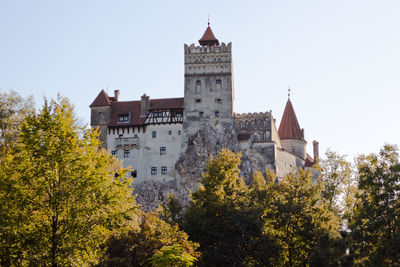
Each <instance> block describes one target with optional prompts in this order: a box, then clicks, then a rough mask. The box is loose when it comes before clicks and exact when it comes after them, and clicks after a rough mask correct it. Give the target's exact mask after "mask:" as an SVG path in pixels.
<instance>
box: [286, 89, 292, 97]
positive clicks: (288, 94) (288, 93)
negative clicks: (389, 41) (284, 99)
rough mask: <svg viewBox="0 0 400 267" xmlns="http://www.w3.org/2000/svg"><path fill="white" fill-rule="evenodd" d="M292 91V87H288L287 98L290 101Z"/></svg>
mask: <svg viewBox="0 0 400 267" xmlns="http://www.w3.org/2000/svg"><path fill="white" fill-rule="evenodd" d="M291 91H292V89H290V86H288V90H287V96H288V98H289V99H290V92H291Z"/></svg>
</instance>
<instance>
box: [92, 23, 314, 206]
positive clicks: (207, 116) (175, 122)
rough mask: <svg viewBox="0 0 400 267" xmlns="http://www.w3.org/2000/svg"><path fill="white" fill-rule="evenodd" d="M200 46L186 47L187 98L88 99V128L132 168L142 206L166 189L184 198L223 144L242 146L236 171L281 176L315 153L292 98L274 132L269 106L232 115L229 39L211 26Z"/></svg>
mask: <svg viewBox="0 0 400 267" xmlns="http://www.w3.org/2000/svg"><path fill="white" fill-rule="evenodd" d="M199 44H200V45H199V46H196V45H194V44H191V45H190V46H188V45H186V44H185V45H184V53H185V63H184V64H185V81H184V97H183V98H182V97H179V98H165V99H151V98H150V97H149V96H147V95H146V94H144V95H143V96H142V97H141V99H140V100H134V101H120V99H119V91H118V90H115V91H114V96H109V95H108V94H107V93H106V92H105V91H104V90H102V91H101V92H100V93H99V94H98V96H97V97H96V98H95V100H94V101H93V103H92V104H91V105H90V108H91V126H92V127H93V128H98V129H99V131H100V139H101V141H102V143H103V147H104V148H105V149H107V150H108V151H109V152H110V153H111V154H113V155H115V156H116V157H117V158H118V159H121V160H122V161H123V164H124V167H128V166H130V167H131V168H132V169H133V170H132V172H131V176H132V177H133V178H134V180H135V190H136V191H137V193H138V201H139V202H142V203H144V204H145V205H146V204H147V206H152V204H150V203H153V202H154V203H158V202H160V201H163V200H165V197H166V195H167V194H168V193H169V192H171V191H173V192H175V194H178V196H179V195H182V196H184V195H185V196H186V195H187V193H188V192H189V191H190V190H193V189H194V188H195V187H196V186H197V183H198V181H199V179H200V177H201V172H202V171H203V169H204V166H205V163H206V161H207V159H208V157H209V155H210V154H215V153H216V152H217V151H218V150H219V149H220V148H223V147H227V148H229V149H231V150H233V151H241V152H242V155H243V157H242V165H241V172H242V174H243V175H244V176H245V178H246V179H250V177H251V175H252V173H253V171H254V170H260V171H265V168H269V169H272V170H274V171H275V173H276V174H277V176H278V177H282V176H283V175H285V174H286V173H287V172H289V171H291V170H293V169H296V168H298V167H303V168H304V167H310V166H312V165H313V164H314V163H315V161H316V160H317V159H318V142H316V141H314V142H313V148H314V155H313V156H314V159H313V158H312V157H311V156H310V155H309V154H307V152H306V145H307V142H306V140H305V137H304V130H303V129H301V128H300V126H299V123H298V120H297V118H296V114H295V111H294V109H293V105H292V103H291V101H290V97H289V98H288V100H287V103H286V107H285V110H284V113H283V116H282V120H281V123H280V126H279V130H277V128H276V125H275V119H274V118H273V117H272V114H271V112H260V113H247V114H236V113H234V110H233V104H234V88H233V73H232V72H233V71H232V44H231V43H228V44H225V43H220V42H219V41H218V39H217V38H216V37H215V36H214V34H213V32H212V30H211V28H210V25H209V24H208V27H207V29H206V31H205V33H204V34H203V36H202V37H201V39H200V40H199Z"/></svg>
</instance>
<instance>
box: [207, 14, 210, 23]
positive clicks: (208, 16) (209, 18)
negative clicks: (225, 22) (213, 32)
mask: <svg viewBox="0 0 400 267" xmlns="http://www.w3.org/2000/svg"><path fill="white" fill-rule="evenodd" d="M207 24H208V26H210V14H208V23H207Z"/></svg>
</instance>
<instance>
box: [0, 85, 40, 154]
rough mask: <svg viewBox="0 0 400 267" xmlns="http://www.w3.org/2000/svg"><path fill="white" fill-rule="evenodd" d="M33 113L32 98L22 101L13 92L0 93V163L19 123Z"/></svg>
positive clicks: (13, 138) (13, 139) (22, 99)
mask: <svg viewBox="0 0 400 267" xmlns="http://www.w3.org/2000/svg"><path fill="white" fill-rule="evenodd" d="M33 111H34V102H33V98H32V97H28V98H26V99H24V98H22V97H21V96H20V95H19V94H18V93H17V92H15V91H13V90H11V91H10V92H9V93H6V92H1V91H0V161H1V158H2V157H3V156H4V155H5V154H6V153H7V151H8V149H9V147H10V145H11V144H12V143H13V142H14V141H15V139H16V136H17V132H18V130H19V126H20V124H21V122H22V121H23V120H24V119H25V117H26V116H27V115H30V114H32V113H33Z"/></svg>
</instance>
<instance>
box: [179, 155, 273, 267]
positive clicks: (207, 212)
mask: <svg viewBox="0 0 400 267" xmlns="http://www.w3.org/2000/svg"><path fill="white" fill-rule="evenodd" d="M240 156H241V155H240V153H239V154H234V153H232V152H230V151H229V150H227V149H223V150H221V152H219V153H218V156H217V157H216V158H213V157H210V160H209V162H208V164H207V171H206V172H205V173H203V175H202V180H201V185H199V189H198V190H197V191H196V192H194V193H193V194H192V201H191V203H190V206H189V207H188V209H187V211H186V213H185V215H184V222H183V226H184V230H185V231H186V232H187V233H188V234H189V235H190V237H191V239H192V240H194V241H196V242H199V243H200V250H201V252H202V258H201V262H200V265H203V266H217V265H224V266H233V265H268V264H270V258H271V257H272V256H271V255H273V254H274V253H276V250H275V248H276V247H275V244H274V242H272V241H271V240H270V239H269V237H268V236H267V235H265V234H264V232H263V219H262V215H263V209H260V207H259V206H253V204H252V203H251V198H250V192H251V190H250V189H249V188H248V186H246V184H245V183H244V180H243V179H242V178H241V177H239V174H240V171H239V167H238V166H239V164H240ZM269 253H270V254H269Z"/></svg>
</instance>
